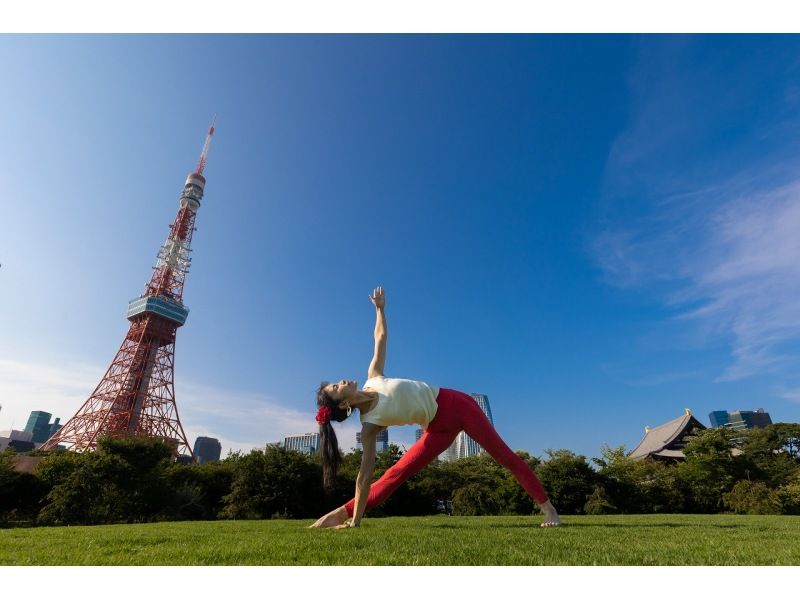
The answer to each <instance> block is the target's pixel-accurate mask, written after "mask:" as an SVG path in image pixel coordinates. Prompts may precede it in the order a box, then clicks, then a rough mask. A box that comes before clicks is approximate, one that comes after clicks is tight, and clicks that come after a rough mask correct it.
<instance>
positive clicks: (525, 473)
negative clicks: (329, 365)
mask: <svg viewBox="0 0 800 598" xmlns="http://www.w3.org/2000/svg"><path fill="white" fill-rule="evenodd" d="M370 301H372V303H373V305H375V310H376V322H375V354H374V355H373V357H372V361H371V362H370V364H369V370H368V374H367V376H368V380H367V381H366V382H365V383H364V387H363V389H362V390H358V385H357V384H356V382H355V380H340V381H339V382H335V383H332V384H329V383H327V382H323V383H322V384H320V387H319V390H318V391H317V404H318V405H319V411H318V412H317V422H319V431H320V441H321V444H322V472H323V479H324V484H325V487H326V488H327V489H330V488H331V487H332V486H333V481H334V479H335V478H336V470H337V468H338V465H339V461H340V459H341V456H340V455H339V445H338V443H337V441H336V433H335V432H334V430H333V426H332V425H331V421H337V422H341V421H344V420H345V419H346V418H347V417H348V416H349V415H350V414H351V412H352V410H353V409H358V410H359V412H360V415H361V423H362V428H361V445H362V446H363V450H364V453H363V456H362V458H361V468H360V469H359V472H358V477H357V480H356V492H355V498H353V499H352V500H350V501H349V502H348V503H347V504H345V505H343V506H341V507H339V508H338V509H335V510H333V511H331V512H330V513H328V514H327V515H324V516H322V517H320V518H319V519H318V520H317V521H316V523H314V524H313V525H312V526H311V527H336V528H345V527H357V526H358V525H359V524H360V523H361V518H362V517H363V516H364V512H365V511H367V510H369V509H371V508H372V507H374V506H377V505H379V504H381V503H382V502H384V501H385V500H386V499H387V498H389V495H391V494H392V492H394V491H395V490H396V489H397V488H398V487H399V486H400V485H401V484H402V483H403V482H404V481H406V480H407V479H408V478H410V477H411V476H413V475H414V474H415V473H417V472H418V471H420V470H421V469H422V468H423V467H425V466H426V465H427V464H428V463H430V462H431V461H433V460H434V459H435V458H436V457H437V455H439V454H440V453H442V452H443V451H444V450H445V449H446V448H447V447H449V446H450V445H451V444H452V443H453V441H454V440H455V438H456V435H457V434H458V433H459V432H461V431H462V430H463V431H465V432H466V433H467V434H469V435H470V436H471V437H472V438H473V439H475V440H476V441H477V442H478V444H480V445H481V446H482V447H483V448H484V449H485V450H486V452H488V453H489V454H490V455H491V456H492V457H493V458H494V459H495V460H496V461H497V462H498V463H500V464H501V465H503V466H505V467H507V468H508V469H509V470H511V473H513V474H514V476H515V477H516V478H517V480H518V481H519V483H520V484H521V485H522V487H523V488H524V489H525V491H526V492H527V493H528V494H530V495H531V496H532V497H533V499H534V500H535V501H536V502H537V503H538V504H539V506H540V508H541V509H542V512H543V513H544V521H543V523H542V527H555V526H558V525H561V520H560V519H559V517H558V513H557V512H556V509H555V507H554V506H553V505H552V504H550V500H549V499H548V498H547V493H546V492H545V491H544V488H542V484H541V483H540V482H539V479H538V478H537V477H536V475H535V474H534V473H533V471H532V470H531V468H530V467H529V466H528V465H527V464H526V463H525V461H523V460H522V459H521V458H520V457H519V455H517V454H516V453H514V451H512V450H511V449H510V448H508V446H507V445H506V443H505V442H503V440H502V439H501V438H500V436H498V434H497V432H496V431H495V429H494V427H492V424H491V423H490V422H489V419H488V418H487V417H486V415H484V413H483V411H482V410H481V408H480V407H479V406H478V404H477V403H476V402H475V400H474V399H473V398H472V397H470V396H469V395H468V394H465V393H463V392H459V391H457V390H450V389H447V388H437V387H435V386H432V385H430V384H426V383H425V382H419V381H415V380H406V379H403V378H386V377H385V376H384V375H383V366H384V364H385V362H386V316H385V314H384V306H385V303H386V298H385V295H384V293H383V289H382V288H381V287H378V288H377V289H375V290H374V291H373V293H372V295H371V296H370ZM408 424H419V425H420V426H422V427H423V428H424V429H425V433H424V434H423V435H422V438H420V439H419V441H417V442H416V443H415V444H414V446H412V447H411V448H410V449H409V450H408V451H407V452H406V453H405V454H404V455H403V456H402V457H401V458H400V460H399V461H398V462H397V463H395V464H394V465H393V466H392V467H390V468H389V469H388V470H387V471H386V473H384V474H383V475H382V476H381V478H380V479H379V480H378V481H377V482H375V483H374V484H373V483H372V474H373V470H374V468H375V448H376V447H375V445H376V436H377V434H378V432H380V431H381V430H383V429H384V428H386V427H388V426H396V425H408Z"/></svg>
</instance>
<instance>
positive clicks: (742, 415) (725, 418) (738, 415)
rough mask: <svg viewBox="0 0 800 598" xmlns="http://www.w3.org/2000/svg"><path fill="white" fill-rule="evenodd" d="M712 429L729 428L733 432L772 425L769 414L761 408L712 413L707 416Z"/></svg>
mask: <svg viewBox="0 0 800 598" xmlns="http://www.w3.org/2000/svg"><path fill="white" fill-rule="evenodd" d="M708 419H709V420H711V427H712V428H721V427H723V426H724V427H726V428H731V429H733V430H744V429H746V428H766V427H767V426H769V425H771V424H772V418H770V416H769V413H767V412H766V411H764V410H763V409H762V408H760V407H759V408H758V409H756V410H755V411H732V412H730V413H728V412H727V411H712V412H711V413H709V414H708Z"/></svg>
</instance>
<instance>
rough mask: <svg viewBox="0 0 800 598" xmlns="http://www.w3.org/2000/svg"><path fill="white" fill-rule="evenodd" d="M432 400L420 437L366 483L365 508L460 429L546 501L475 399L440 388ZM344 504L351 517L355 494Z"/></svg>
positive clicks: (444, 446)
mask: <svg viewBox="0 0 800 598" xmlns="http://www.w3.org/2000/svg"><path fill="white" fill-rule="evenodd" d="M436 403H437V404H438V405H439V406H438V408H437V409H436V415H435V416H434V418H433V420H432V421H431V423H430V425H429V426H428V429H427V430H425V433H424V434H423V435H422V438H420V439H419V441H418V442H416V443H415V444H414V446H412V447H411V448H410V449H409V450H408V451H406V453H405V454H404V455H403V456H402V457H401V458H400V460H399V461H398V462H397V463H395V464H394V465H393V466H392V467H390V468H389V469H387V470H386V473H384V474H383V475H382V476H381V478H380V479H379V480H378V481H377V482H374V483H373V484H372V485H371V486H370V489H369V499H368V500H367V510H369V509H371V508H372V507H376V506H378V505H379V504H381V503H383V502H384V501H385V500H386V499H387V498H389V496H390V495H391V494H392V492H394V491H395V490H397V489H398V488H399V487H400V485H401V484H402V483H403V482H405V481H406V480H407V479H408V478H410V477H411V476H413V475H414V474H415V473H418V472H419V471H420V470H422V468H424V467H425V466H426V465H427V464H428V463H430V462H431V461H433V460H434V459H435V458H436V457H437V456H439V455H440V454H441V453H443V452H444V451H445V449H447V447H449V446H450V445H451V444H453V441H454V440H455V439H456V436H457V435H458V433H459V432H461V431H462V430H464V431H465V432H466V433H467V434H468V435H470V436H471V437H472V438H474V439H475V440H476V441H477V442H478V444H480V445H481V446H482V447H483V448H484V449H486V452H487V453H489V454H490V455H491V456H492V457H493V458H494V460H495V461H497V462H498V463H500V464H501V465H503V466H504V467H507V468H508V469H509V470H511V473H513V474H514V477H515V478H517V481H519V483H520V485H521V486H522V487H523V488H524V489H525V491H526V492H527V493H528V494H530V495H531V496H532V497H533V499H534V500H535V501H536V502H537V503H539V504H542V503H545V502H547V493H546V492H545V491H544V488H542V484H541V482H540V481H539V479H538V478H537V477H536V474H534V473H533V471H532V470H531V468H530V467H528V464H527V463H525V461H523V460H522V459H521V458H520V456H519V455H517V454H516V453H515V452H514V451H512V450H511V449H510V448H508V445H507V444H506V443H505V442H503V439H502V438H500V436H499V435H498V434H497V432H496V431H495V429H494V427H493V426H492V424H491V423H490V422H489V419H488V418H487V417H486V415H485V414H484V413H483V411H482V410H481V408H480V407H479V406H478V403H477V402H475V399H473V398H472V397H471V396H469V395H467V394H464V393H463V392H459V391H457V390H450V389H447V388H442V389H440V390H439V395H438V396H437V397H436ZM344 508H345V509H347V514H348V515H349V516H351V517H352V516H353V509H354V508H355V498H354V499H352V500H350V502H348V503H347V504H346V505H344Z"/></svg>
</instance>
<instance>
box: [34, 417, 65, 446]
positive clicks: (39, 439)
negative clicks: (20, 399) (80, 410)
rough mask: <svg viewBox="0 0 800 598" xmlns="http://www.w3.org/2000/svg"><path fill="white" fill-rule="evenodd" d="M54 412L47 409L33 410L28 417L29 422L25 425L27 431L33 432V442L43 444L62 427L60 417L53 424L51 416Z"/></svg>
mask: <svg viewBox="0 0 800 598" xmlns="http://www.w3.org/2000/svg"><path fill="white" fill-rule="evenodd" d="M51 417H52V414H50V413H47V412H46V411H31V414H30V416H29V417H28V423H27V424H26V425H25V431H26V432H30V433H31V442H34V443H35V444H41V443H43V442H46V441H47V439H48V438H50V437H51V436H52V435H53V434H55V433H56V432H58V430H59V429H61V424H60V423H59V421H61V419H60V418H58V417H57V418H56V420H55V421H54V422H53V423H52V424H51V423H50V418H51Z"/></svg>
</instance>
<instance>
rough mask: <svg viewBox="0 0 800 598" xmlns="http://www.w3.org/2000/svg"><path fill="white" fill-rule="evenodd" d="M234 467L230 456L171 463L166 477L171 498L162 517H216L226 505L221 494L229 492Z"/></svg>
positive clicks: (224, 494) (223, 495)
mask: <svg viewBox="0 0 800 598" xmlns="http://www.w3.org/2000/svg"><path fill="white" fill-rule="evenodd" d="M234 467H235V466H234V461H233V460H232V461H217V462H212V463H202V464H193V465H182V464H178V463H172V464H171V465H170V467H169V468H168V469H167V478H168V480H169V485H170V487H171V488H173V500H172V504H171V508H169V509H167V510H166V511H165V517H169V518H171V519H190V520H191V519H217V517H218V516H219V514H220V512H221V511H222V509H223V508H224V507H225V503H224V502H223V498H224V497H225V496H226V495H228V494H230V492H231V483H232V480H233V471H234Z"/></svg>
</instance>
